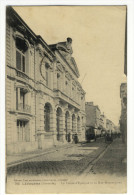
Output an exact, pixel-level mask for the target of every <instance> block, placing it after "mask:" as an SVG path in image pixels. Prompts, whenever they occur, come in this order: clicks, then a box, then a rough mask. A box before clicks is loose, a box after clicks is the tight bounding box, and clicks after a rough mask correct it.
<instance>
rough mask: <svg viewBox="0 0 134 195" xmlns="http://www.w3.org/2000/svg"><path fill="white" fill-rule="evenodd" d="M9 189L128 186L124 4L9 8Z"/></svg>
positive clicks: (116, 190) (121, 189)
mask: <svg viewBox="0 0 134 195" xmlns="http://www.w3.org/2000/svg"><path fill="white" fill-rule="evenodd" d="M5 33H6V34H5V36H6V64H5V66H6V81H5V83H6V193H8V194H97V193H99V194H108V193H109V194H121V193H126V192H127V6H116V5H115V6H7V7H6V32H5Z"/></svg>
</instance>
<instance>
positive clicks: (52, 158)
mask: <svg viewBox="0 0 134 195" xmlns="http://www.w3.org/2000/svg"><path fill="white" fill-rule="evenodd" d="M107 146H108V144H106V143H105V142H104V139H98V140H97V142H92V143H84V144H76V145H74V146H72V147H70V148H63V149H59V150H55V152H53V153H48V154H44V155H41V156H40V157H36V158H33V159H30V160H28V161H26V162H23V163H21V164H18V165H16V166H12V167H10V168H8V169H7V174H8V175H18V174H19V175H23V174H24V175H26V174H28V175H31V174H34V175H36V174H39V175H63V174H67V175H73V174H74V175H77V174H78V175H79V174H81V173H82V172H83V171H84V170H85V169H86V168H87V167H88V165H89V164H90V162H92V161H93V160H94V159H95V158H97V157H98V155H99V154H101V153H102V152H103V151H104V149H105V148H106V147H107Z"/></svg>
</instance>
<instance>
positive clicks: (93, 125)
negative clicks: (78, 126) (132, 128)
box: [85, 102, 119, 135]
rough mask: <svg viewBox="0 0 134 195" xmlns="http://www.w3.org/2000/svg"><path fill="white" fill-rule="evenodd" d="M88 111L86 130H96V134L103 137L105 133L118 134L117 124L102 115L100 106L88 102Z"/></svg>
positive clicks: (86, 106) (86, 107)
mask: <svg viewBox="0 0 134 195" xmlns="http://www.w3.org/2000/svg"><path fill="white" fill-rule="evenodd" d="M85 111H86V130H88V129H95V130H96V134H98V135H101V134H103V133H106V132H107V133H115V132H116V133H118V132H119V129H118V128H117V126H115V124H114V123H113V122H112V121H111V120H109V119H107V118H106V116H105V115H104V113H101V110H100V108H99V106H98V105H94V103H93V102H86V104H85Z"/></svg>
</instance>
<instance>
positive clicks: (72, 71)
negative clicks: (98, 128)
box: [6, 7, 85, 153]
mask: <svg viewBox="0 0 134 195" xmlns="http://www.w3.org/2000/svg"><path fill="white" fill-rule="evenodd" d="M71 44H72V39H71V38H68V39H67V42H62V43H58V44H55V45H50V46H49V45H48V44H47V43H46V42H45V41H44V40H43V39H42V37H41V36H37V35H36V34H35V33H34V32H33V31H32V30H31V29H30V28H29V27H28V26H27V24H26V23H25V22H24V21H23V20H22V19H21V17H20V16H19V15H18V14H17V13H16V12H15V11H14V9H13V8H11V7H8V8H7V25H6V138H7V141H6V143H7V153H19V152H25V151H32V150H36V149H45V148H48V147H52V146H54V145H59V144H65V143H68V142H69V143H71V142H72V141H73V136H74V134H77V135H78V138H79V140H80V141H82V140H84V139H85V92H84V90H83V89H82V86H81V85H80V83H79V82H78V78H79V71H78V68H77V65H76V62H75V60H74V58H73V57H72V53H73V50H72V46H71Z"/></svg>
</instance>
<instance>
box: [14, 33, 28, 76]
mask: <svg viewBox="0 0 134 195" xmlns="http://www.w3.org/2000/svg"><path fill="white" fill-rule="evenodd" d="M27 49H28V46H27V44H26V41H25V40H23V39H21V38H18V37H17V38H16V68H17V69H18V70H20V71H22V72H24V73H25V72H27V71H26V51H27Z"/></svg>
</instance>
